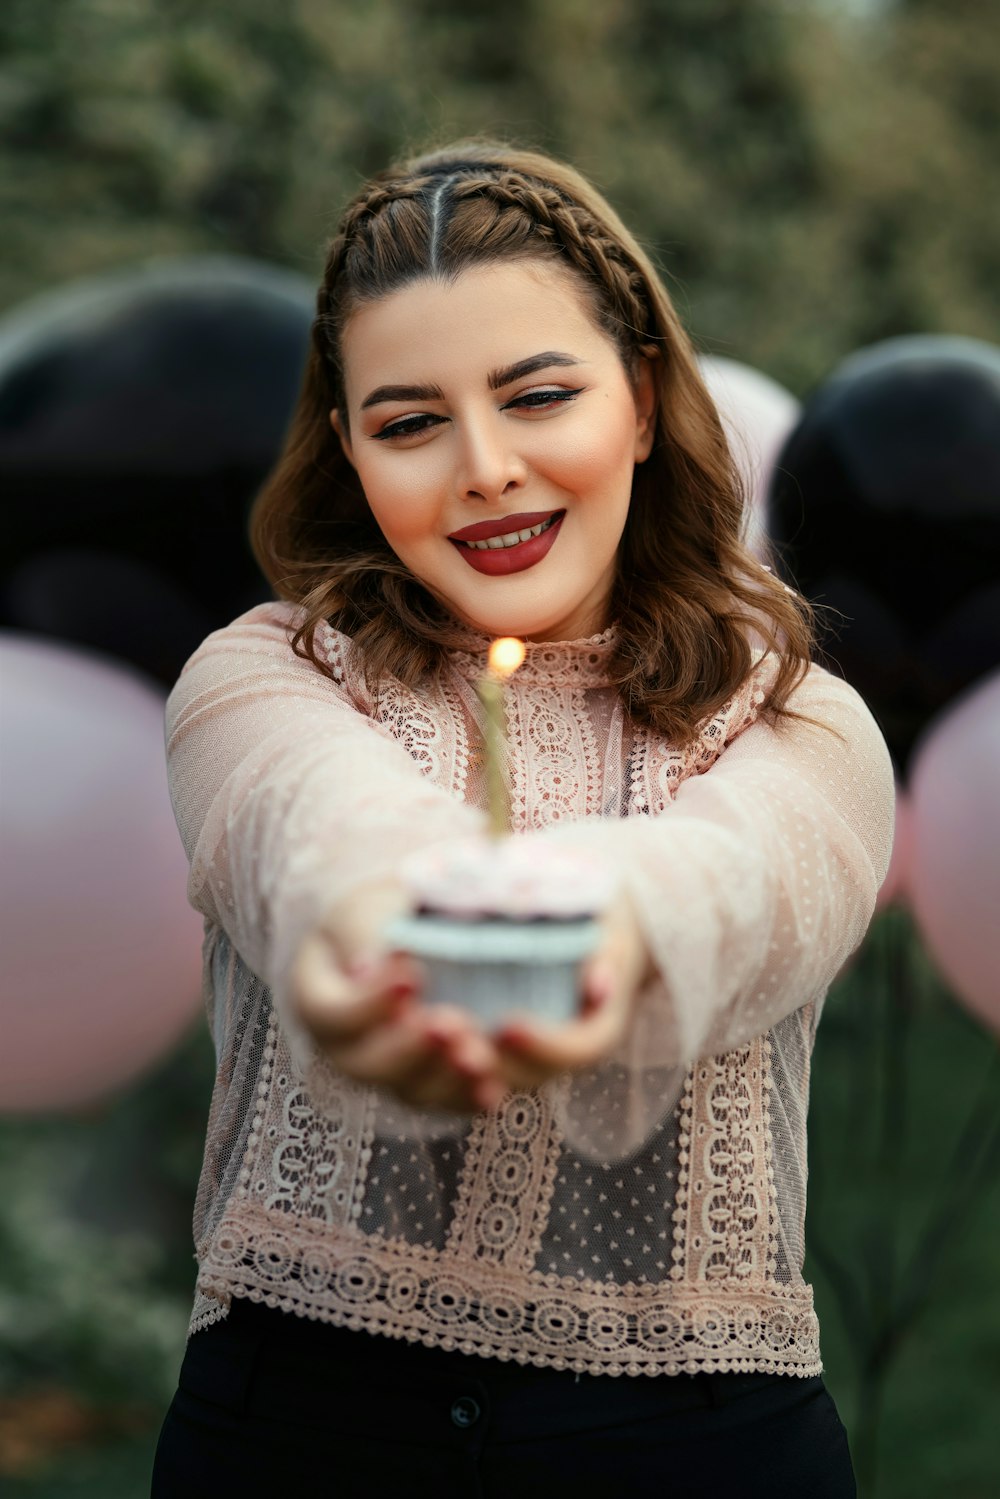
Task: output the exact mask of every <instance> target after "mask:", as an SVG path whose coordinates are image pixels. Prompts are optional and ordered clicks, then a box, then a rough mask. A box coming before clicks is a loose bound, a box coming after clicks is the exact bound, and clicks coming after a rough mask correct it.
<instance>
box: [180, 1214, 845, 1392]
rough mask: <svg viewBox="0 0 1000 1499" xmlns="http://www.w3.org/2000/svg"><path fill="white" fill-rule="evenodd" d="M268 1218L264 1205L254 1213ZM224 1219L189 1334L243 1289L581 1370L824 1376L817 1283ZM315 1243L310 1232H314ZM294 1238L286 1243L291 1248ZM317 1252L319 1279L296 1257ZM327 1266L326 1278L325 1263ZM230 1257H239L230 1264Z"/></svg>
mask: <svg viewBox="0 0 1000 1499" xmlns="http://www.w3.org/2000/svg"><path fill="white" fill-rule="evenodd" d="M250 1216H252V1217H257V1216H258V1215H257V1214H253V1215H248V1217H250ZM259 1216H260V1218H261V1220H262V1221H260V1222H259V1223H256V1224H253V1225H252V1224H250V1223H248V1222H247V1221H246V1219H244V1221H243V1222H242V1224H238V1223H236V1222H234V1221H233V1220H232V1219H228V1220H224V1222H223V1224H222V1225H220V1229H219V1231H218V1233H217V1234H216V1237H215V1240H214V1242H213V1243H212V1244H211V1245H210V1246H209V1247H208V1250H207V1253H206V1255H205V1257H204V1261H203V1263H202V1266H201V1271H200V1274H199V1277H198V1297H197V1298H196V1302H195V1310H194V1312H193V1314H192V1320H191V1327H190V1332H192V1333H193V1332H195V1331H197V1330H199V1329H200V1328H204V1327H208V1326H210V1325H211V1324H212V1323H213V1322H217V1321H220V1320H221V1319H222V1318H223V1317H225V1316H226V1315H227V1314H228V1310H229V1304H230V1301H231V1298H232V1297H233V1296H242V1297H247V1298H249V1299H250V1300H251V1301H255V1302H258V1303H263V1304H264V1305H266V1306H269V1307H272V1308H275V1309H277V1310H280V1311H283V1312H291V1313H292V1314H294V1315H295V1316H298V1317H308V1318H309V1319H311V1320H312V1321H318V1322H326V1323H329V1324H330V1325H332V1326H335V1327H343V1328H348V1329H350V1330H351V1331H355V1332H367V1333H370V1334H373V1335H378V1336H382V1337H390V1338H395V1339H398V1340H405V1341H407V1342H410V1343H422V1344H423V1345H424V1346H425V1347H427V1348H441V1349H444V1350H445V1351H447V1352H458V1353H466V1354H472V1355H476V1356H478V1357H480V1358H495V1359H499V1360H500V1361H501V1362H505V1363H506V1362H514V1363H518V1364H522V1365H533V1366H534V1367H535V1368H539V1369H543V1368H550V1369H561V1370H570V1371H572V1372H575V1373H578V1374H610V1375H622V1374H625V1375H630V1376H637V1375H657V1374H699V1373H703V1374H755V1373H756V1374H785V1375H793V1376H796V1377H798V1378H803V1379H806V1378H810V1377H812V1376H814V1375H817V1374H822V1372H823V1364H822V1361H821V1358H820V1352H819V1329H818V1324H817V1320H816V1315H815V1311H814V1309H813V1298H812V1289H811V1287H810V1286H808V1285H806V1284H804V1283H802V1284H800V1285H797V1286H790V1287H785V1286H778V1285H773V1286H766V1287H755V1288H753V1289H752V1290H751V1289H749V1288H733V1289H730V1290H726V1291H722V1290H721V1289H719V1290H710V1289H708V1288H706V1289H705V1290H694V1289H693V1288H691V1287H689V1286H686V1285H684V1284H681V1283H677V1284H669V1283H668V1284H666V1285H659V1286H656V1285H648V1284H645V1285H643V1284H635V1283H633V1284H631V1285H626V1286H613V1285H608V1284H606V1283H601V1282H594V1281H584V1282H579V1281H572V1280H567V1279H563V1278H560V1277H556V1276H546V1275H542V1274H538V1273H528V1274H523V1273H522V1274H511V1273H509V1272H508V1273H506V1274H505V1273H504V1272H502V1271H498V1270H497V1268H496V1267H491V1269H492V1273H491V1274H489V1276H488V1277H487V1275H484V1274H483V1267H481V1266H478V1265H476V1264H473V1263H469V1264H466V1263H465V1262H460V1261H458V1260H454V1259H448V1260H447V1261H445V1260H443V1259H442V1258H441V1257H440V1256H434V1255H431V1254H429V1253H427V1252H426V1251H421V1250H420V1248H419V1247H416V1246H413V1245H408V1244H404V1243H402V1242H397V1241H391V1242H390V1241H385V1240H381V1241H379V1240H372V1239H365V1240H360V1241H359V1240H357V1239H352V1241H351V1242H350V1243H343V1242H341V1243H339V1244H338V1243H331V1242H330V1239H329V1236H328V1231H327V1232H326V1233H323V1232H322V1231H321V1230H320V1229H319V1226H318V1225H317V1226H316V1227H315V1228H313V1227H311V1226H310V1227H307V1226H306V1225H303V1224H301V1223H299V1224H297V1225H296V1227H297V1229H298V1233H297V1234H296V1236H295V1240H296V1242H295V1244H294V1245H293V1244H292V1242H291V1236H289V1239H288V1242H287V1243H286V1244H285V1245H284V1246H281V1244H280V1240H281V1238H282V1234H281V1230H280V1228H279V1227H278V1226H277V1225H275V1224H274V1223H273V1221H267V1219H266V1215H263V1214H261V1215H259ZM310 1240H311V1241H312V1242H311V1243H310V1242H308V1241H310ZM282 1248H283V1249H284V1252H281V1251H282ZM303 1259H305V1260H306V1261H307V1263H308V1267H309V1272H310V1274H311V1276H312V1278H313V1285H311V1286H308V1285H306V1284H304V1283H303V1281H302V1280H301V1279H300V1278H299V1276H298V1274H297V1270H296V1266H297V1265H298V1266H301V1264H302V1262H303ZM321 1259H322V1260H325V1261H326V1262H327V1263H326V1264H325V1265H324V1266H323V1269H324V1272H325V1273H324V1274H323V1275H322V1276H321V1277H320V1276H319V1275H318V1274H317V1272H318V1271H319V1269H320V1264H319V1261H320V1260H321ZM226 1261H228V1263H226Z"/></svg>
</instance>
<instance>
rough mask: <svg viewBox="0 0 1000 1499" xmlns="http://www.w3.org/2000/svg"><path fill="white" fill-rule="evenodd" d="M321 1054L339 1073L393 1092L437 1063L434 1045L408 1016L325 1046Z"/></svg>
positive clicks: (438, 1059)
mask: <svg viewBox="0 0 1000 1499" xmlns="http://www.w3.org/2000/svg"><path fill="white" fill-rule="evenodd" d="M324 1052H325V1054H326V1056H327V1058H328V1059H329V1061H330V1062H331V1063H332V1064H333V1066H335V1067H336V1068H337V1069H338V1071H340V1072H345V1073H347V1074H348V1075H349V1076H350V1077H353V1078H355V1079H356V1080H357V1081H358V1082H364V1083H380V1084H383V1085H384V1086H385V1087H388V1088H392V1089H396V1088H397V1087H398V1085H399V1084H400V1083H402V1082H404V1081H405V1080H406V1079H408V1078H410V1077H411V1076H413V1075H415V1074H416V1073H417V1072H419V1071H420V1069H421V1068H426V1067H429V1066H430V1065H431V1064H434V1063H438V1062H439V1061H440V1053H439V1051H438V1049H437V1048H436V1047H435V1045H434V1043H433V1042H432V1041H430V1040H429V1039H428V1037H427V1035H426V1033H425V1031H424V1030H423V1028H422V1027H421V1026H420V1025H419V1024H414V1023H413V1020H412V1017H411V1016H410V1015H408V1014H403V1015H402V1016H400V1017H398V1018H396V1019H395V1020H389V1021H386V1022H384V1023H382V1024H379V1025H374V1026H372V1027H371V1028H369V1029H368V1030H366V1031H364V1032H363V1033H362V1034H360V1035H358V1036H356V1037H355V1038H353V1039H352V1040H349V1041H338V1042H336V1043H334V1044H332V1045H331V1044H327V1045H326V1046H325V1047H324Z"/></svg>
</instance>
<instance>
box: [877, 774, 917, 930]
mask: <svg viewBox="0 0 1000 1499" xmlns="http://www.w3.org/2000/svg"><path fill="white" fill-rule="evenodd" d="M912 849H913V808H912V806H911V805H910V798H909V796H908V795H907V793H906V791H905V790H904V789H903V787H902V786H897V787H896V831H895V833H894V835H893V840H892V858H891V859H890V860H889V868H888V870H887V871H886V876H885V879H884V880H883V881H882V888H881V889H880V890H879V893H878V896H877V898H876V901H875V910H876V911H884V910H885V908H886V906H892V905H899V904H901V903H902V902H904V901H906V900H907V898H908V894H909V891H908V882H909V878H910V860H911V858H912Z"/></svg>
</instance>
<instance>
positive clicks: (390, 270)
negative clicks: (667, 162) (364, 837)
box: [250, 142, 812, 744]
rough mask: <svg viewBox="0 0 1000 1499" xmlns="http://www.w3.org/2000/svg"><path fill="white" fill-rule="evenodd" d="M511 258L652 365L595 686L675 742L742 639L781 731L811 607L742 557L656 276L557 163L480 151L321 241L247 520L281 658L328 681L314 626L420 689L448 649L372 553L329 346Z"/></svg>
mask: <svg viewBox="0 0 1000 1499" xmlns="http://www.w3.org/2000/svg"><path fill="white" fill-rule="evenodd" d="M511 260H525V261H529V260H530V261H539V260H541V261H545V262H548V263H550V264H551V263H552V262H555V263H556V264H558V265H561V266H562V267H563V268H564V269H565V270H566V271H567V272H568V274H570V275H571V276H572V277H573V278H574V281H575V284H576V285H577V287H578V288H579V290H580V291H581V293H582V294H583V296H584V298H585V300H586V303H587V305H588V307H589V310H590V312H591V314H592V316H593V318H594V321H595V324H596V325H597V326H598V327H600V328H601V329H602V331H603V332H605V333H606V334H607V335H608V337H609V338H610V339H611V340H612V341H613V342H614V344H615V346H616V348H617V350H618V352H619V354H620V357H621V359H622V363H623V366H624V368H625V370H626V372H627V373H628V374H629V375H634V373H635V371H636V367H637V364H638V361H639V360H640V359H641V358H649V359H652V360H653V361H654V367H655V371H656V376H657V387H658V410H657V418H656V434H655V438H654V444H653V451H652V453H651V455H650V457H649V458H648V459H647V460H646V461H645V462H644V463H641V464H638V465H637V466H636V469H635V474H634V478H633V486H632V496H631V500H630V504H629V513H628V517H627V520H626V524H625V529H624V533H623V536H622V541H621V544H620V547H619V556H618V569H617V578H616V582H615V585H614V589H613V593H612V598H611V610H612V617H613V618H614V619H615V620H616V622H617V625H618V630H617V644H616V651H615V656H614V659H613V661H612V673H613V677H614V680H615V682H616V684H617V686H618V690H619V692H620V694H621V696H622V699H623V702H624V704H625V706H626V708H627V709H628V711H629V713H630V714H631V716H632V717H633V718H634V719H635V720H636V721H637V722H639V723H644V724H648V725H650V726H651V727H654V728H656V729H657V730H659V731H660V732H662V733H664V734H666V735H667V736H668V737H670V738H671V739H673V740H674V741H675V742H677V743H678V744H683V743H684V742H685V741H687V740H689V739H691V738H692V737H693V736H694V735H695V734H696V732H697V730H698V727H699V725H700V724H701V723H703V722H704V720H705V719H706V718H708V717H710V716H711V715H712V714H713V713H715V712H716V711H717V710H718V709H719V708H720V707H721V706H722V704H723V703H725V702H726V701H727V699H728V698H729V697H731V696H732V695H733V693H734V692H735V691H736V690H737V689H738V687H739V686H740V684H741V683H742V682H743V681H744V680H745V678H746V676H747V675H748V673H749V671H750V668H751V642H752V639H753V637H754V636H756V637H757V638H758V639H761V640H762V641H763V642H764V644H765V645H766V646H768V647H769V648H770V649H772V650H773V651H774V652H775V655H776V657H777V658H778V661H779V669H778V672H777V675H776V677H775V680H774V684H773V687H772V691H771V697H770V701H769V711H770V712H771V714H772V715H773V716H774V717H775V718H778V719H780V718H781V717H782V716H783V715H784V714H785V712H786V710H785V708H784V704H785V701H786V699H787V697H788V695H789V693H790V692H791V691H792V689H793V687H794V686H795V685H796V683H797V682H798V681H799V680H800V679H801V677H802V676H803V675H804V674H805V671H806V669H807V667H808V663H809V658H810V650H811V644H812V620H811V615H810V611H809V608H808V606H807V605H806V604H805V601H804V600H802V599H800V598H799V597H798V596H796V595H792V594H790V593H789V592H788V591H787V590H786V589H785V588H784V586H783V585H782V584H781V583H779V582H778V581H777V580H776V578H775V576H774V575H773V573H772V572H771V571H770V569H768V568H767V567H765V566H763V565H762V564H761V563H760V562H759V561H758V559H757V558H756V557H754V556H753V554H752V553H750V552H749V550H748V549H747V548H746V546H745V545H744V542H743V540H742V536H743V508H744V496H743V491H742V485H741V480H740V476H739V472H738V470H737V467H736V464H735V463H734V461H733V458H732V456H731V454H730V452H729V448H728V446H727V443H726V439H725V436H724V433H723V430H722V426H721V423H720V421H719V417H718V414H717V412H716V409H715V406H714V404H713V402H712V400H711V398H710V396H709V395H708V392H707V391H706V389H705V386H704V383H703V381H702V379H701V376H700V373H699V370H698V365H697V362H696V359H695V356H694V351H693V349H692V346H691V343H690V340H689V339H688V337H687V334H686V333H685V331H684V329H683V327H682V326H681V323H680V321H679V319H678V317H677V314H676V312H675V311H674V308H673V305H672V303H671V301H670V298H669V297H668V295H667V292H666V290H665V288H664V286H663V283H662V281H661V280H660V277H659V276H658V274H657V272H656V270H655V268H654V266H653V264H652V262H651V261H650V259H649V257H648V256H647V255H646V254H645V252H644V251H643V250H642V248H641V247H640V246H639V244H638V243H637V242H636V240H635V239H634V237H633V236H632V235H631V234H630V233H629V231H628V230H627V229H626V228H625V226H624V225H623V224H622V222H621V221H620V219H619V218H618V216H617V215H616V214H615V212H614V210H613V209H612V208H611V207H610V205H609V204H608V203H606V202H605V200H604V199H603V198H602V197H601V195H600V194H599V193H598V192H597V191H596V189H595V188H593V187H592V186H591V185H590V184H589V183H588V182H587V181H586V180H585V179H584V178H583V177H582V176H581V175H580V174H579V173H578V172H576V171H575V170H574V169H573V168H572V167H569V166H567V165H566V164H565V163H562V162H558V161H556V160H554V159H552V158H551V157H548V156H544V155H542V154H540V153H538V152H533V151H527V150H521V149H515V148H512V147H510V146H502V145H498V144H495V143H489V142H473V143H463V144H461V145H459V146H457V147H452V148H449V149H446V150H442V151H437V152H430V153H426V154H423V155H420V156H417V157H414V158H412V159H410V160H407V161H404V162H403V163H401V164H399V165H397V166H395V167H392V168H390V169H389V170H388V171H386V172H384V173H381V174H380V175H379V176H377V177H375V178H374V179H373V180H372V181H371V182H369V183H368V184H367V185H366V186H365V187H364V188H363V189H362V190H361V191H360V192H359V193H358V194H357V196H356V197H355V198H354V199H353V201H352V202H351V203H350V204H349V205H348V207H347V209H346V211H345V213H344V216H343V218H342V220H341V223H340V226H339V229H338V232H337V234H336V236H335V237H334V239H333V240H332V242H331V244H330V246H329V249H328V253H327V258H326V266H325V270H324V275H323V280H322V284H321V286H320V289H319V293H318V297H317V315H316V319H315V322H314V324H313V332H312V346H311V349H310V353H309V358H308V362H307V366H306V372H305V379H304V383H303V388H302V392H301V395H300V398H299V403H298V407H297V409H296V412H295V415H294V417H293V420H292V424H291V427H290V430H289V435H288V439H287V442H286V446H285V451H284V453H283V455H282V457H281V458H280V459H279V461H278V464H277V465H276V467H275V469H274V470H273V472H272V474H271V476H270V478H269V480H268V481H267V483H266V484H265V486H264V488H263V489H262V490H261V492H260V494H259V495H258V497H257V500H256V502H255V505H254V509H253V513H252V515H251V523H250V535H251V542H252V544H253V548H254V552H255V554H256V557H257V560H258V563H259V564H260V566H261V568H262V570H263V572H264V574H265V576H266V577H267V578H268V581H269V582H270V583H271V585H272V587H273V588H274V590H275V593H276V594H277V595H278V596H279V597H281V598H285V599H288V600H290V601H292V602H294V603H297V604H300V605H301V606H302V610H303V615H302V623H301V625H300V626H299V628H298V629H297V630H296V631H295V633H294V635H293V636H292V639H291V643H292V646H293V649H294V650H295V651H296V653H297V654H298V655H300V656H302V657H304V658H307V659H309V660H311V661H312V662H313V664H314V665H315V666H316V667H317V668H318V669H319V670H321V671H328V670H329V668H328V667H327V666H326V664H325V663H324V661H323V659H322V658H321V657H320V656H319V654H318V652H317V649H316V647H315V644H314V641H313V634H314V631H315V628H316V626H317V625H318V624H319V623H320V622H321V621H322V620H328V621H329V623H330V624H331V625H333V626H334V627H335V628H337V629H339V630H342V631H343V632H344V633H345V634H347V635H349V636H350V637H351V639H352V641H353V643H354V647H355V649H356V651H357V652H358V653H359V659H360V661H361V663H362V665H363V667H364V671H365V675H366V678H367V680H368V683H369V686H370V687H371V688H372V689H373V690H374V691H375V692H376V694H377V689H378V683H379V682H380V681H381V680H384V679H385V677H386V676H389V675H391V676H395V677H397V678H399V679H400V680H402V681H404V682H406V683H408V684H409V685H411V686H415V685H417V684H418V683H419V682H420V681H421V680H422V679H423V678H424V677H425V675H426V673H428V672H430V671H433V670H434V669H436V668H437V667H438V665H439V664H440V662H441V660H442V653H443V652H444V651H445V650H447V649H448V648H449V647H450V646H453V645H455V644H457V643H458V641H459V639H460V638H461V634H460V626H459V625H458V624H457V622H456V621H455V620H454V619H453V618H452V617H451V616H450V615H449V614H448V612H447V610H446V609H445V607H444V605H443V604H442V603H441V602H440V601H439V600H438V599H436V598H435V597H434V596H433V595H432V594H431V593H430V592H429V591H428V590H427V589H426V588H425V587H424V585H423V584H422V583H420V582H419V580H417V579H416V578H414V577H413V576H412V574H410V573H409V572H408V570H407V569H406V568H405V567H404V566H403V564H402V563H401V562H400V561H399V559H398V558H397V557H396V556H395V554H394V553H393V552H392V551H391V549H390V548H389V546H388V544H387V543H386V541H385V540H384V538H383V536H382V534H381V531H380V530H379V528H378V526H377V524H376V523H375V520H374V518H373V516H372V514H371V512H370V510H369V507H368V504H367V501H366V500H365V497H364V493H363V491H362V489H361V486H360V484H359V482H358V479H357V475H356V474H355V472H354V469H353V468H352V467H351V465H350V464H349V463H348V461H347V459H346V457H345V456H344V454H343V451H342V449H341V446H340V442H339V439H338V438H337V436H336V434H335V433H334V431H333V429H332V427H331V425H330V412H331V411H332V410H337V411H339V412H340V414H341V420H342V422H344V424H345V425H346V421H347V413H346V410H345V401H344V383H343V367H342V357H341V345H342V336H343V331H344V328H345V325H346V323H347V322H348V320H349V319H350V317H351V316H352V314H353V313H354V312H356V311H357V310H358V308H359V307H361V306H363V305H364V304H365V303H367V302H371V301H375V300H377V299H379V298H381V297H384V296H387V295H388V294H389V293H391V292H394V291H397V290H399V289H400V288H401V287H404V286H406V285H407V284H409V283H410V282H413V281H417V280H420V279H426V278H428V277H435V278H443V279H449V278H452V277H455V276H458V275H460V274H461V273H462V271H463V270H466V269H469V268H471V267H474V266H482V265H488V264H491V263H497V262H503V261H511ZM787 716H795V715H794V714H792V713H791V712H790V710H789V712H788V714H787Z"/></svg>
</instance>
